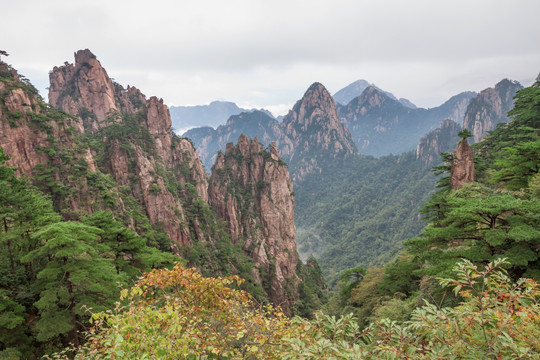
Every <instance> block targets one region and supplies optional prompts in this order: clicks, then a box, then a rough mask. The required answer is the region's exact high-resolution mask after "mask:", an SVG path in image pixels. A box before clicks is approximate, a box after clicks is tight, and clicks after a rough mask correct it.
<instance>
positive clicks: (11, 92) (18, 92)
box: [0, 61, 59, 175]
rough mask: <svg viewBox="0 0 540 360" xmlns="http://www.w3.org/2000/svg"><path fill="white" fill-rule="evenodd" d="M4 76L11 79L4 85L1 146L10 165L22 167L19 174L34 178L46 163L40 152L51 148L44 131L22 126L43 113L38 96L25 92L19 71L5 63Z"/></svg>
mask: <svg viewBox="0 0 540 360" xmlns="http://www.w3.org/2000/svg"><path fill="white" fill-rule="evenodd" d="M0 73H2V74H3V77H4V78H8V79H10V80H9V81H5V82H0V94H1V95H2V96H1V98H0V105H1V106H0V118H1V119H2V121H0V146H1V147H2V148H3V149H4V152H5V153H6V154H7V155H9V157H10V160H8V162H7V163H6V165H8V166H16V167H18V168H19V170H18V173H19V174H26V175H30V173H31V171H32V169H33V168H34V167H35V166H36V165H37V164H40V163H43V162H44V161H46V159H47V155H46V154H44V153H40V152H38V151H37V150H38V149H40V148H42V147H45V146H48V145H49V141H47V140H46V137H47V135H46V134H45V133H44V132H42V131H40V129H34V128H31V127H30V126H19V124H26V125H29V124H30V123H31V114H34V113H35V114H36V115H37V114H39V113H40V112H41V107H40V106H39V103H38V96H37V93H34V94H32V93H29V92H28V91H25V90H24V89H23V83H22V82H21V80H20V78H19V75H18V74H17V71H16V70H15V69H12V68H11V67H9V66H8V65H7V64H6V63H4V62H2V61H0ZM4 74H5V75H4ZM34 111H35V112H34ZM57 135H59V134H57Z"/></svg>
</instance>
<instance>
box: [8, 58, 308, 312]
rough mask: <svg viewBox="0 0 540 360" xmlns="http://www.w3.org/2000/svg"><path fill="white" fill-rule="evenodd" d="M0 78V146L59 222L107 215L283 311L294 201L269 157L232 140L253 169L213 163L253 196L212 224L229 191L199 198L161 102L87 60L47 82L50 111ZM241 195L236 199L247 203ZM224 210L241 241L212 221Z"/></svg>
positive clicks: (291, 283)
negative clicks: (256, 291) (239, 279)
mask: <svg viewBox="0 0 540 360" xmlns="http://www.w3.org/2000/svg"><path fill="white" fill-rule="evenodd" d="M0 71H1V75H2V78H1V80H2V81H0V93H1V95H2V96H1V99H2V104H1V105H2V106H1V107H0V118H1V121H0V131H1V132H0V146H2V147H3V148H4V149H5V152H6V154H7V155H9V156H10V158H11V160H10V161H9V163H8V164H9V165H10V166H17V167H19V173H20V174H22V173H24V174H26V175H27V176H30V177H31V179H32V181H33V182H34V183H35V184H36V186H38V187H39V188H40V189H41V190H43V191H45V192H47V193H49V194H51V196H52V199H53V201H54V204H55V208H56V209H57V211H59V212H60V213H61V214H62V215H63V216H64V218H65V219H68V220H76V221H77V220H78V219H80V218H82V217H84V216H86V215H87V214H90V213H93V212H95V211H100V210H109V211H111V212H112V213H113V214H114V215H115V217H116V218H118V219H119V220H121V221H122V222H123V223H124V224H126V225H127V226H129V227H131V228H133V229H134V230H136V231H137V232H138V233H139V234H141V236H143V237H144V238H145V239H146V241H147V243H148V244H150V245H152V246H155V247H159V248H161V249H163V250H165V249H170V250H172V251H173V252H174V253H176V254H178V255H181V256H185V257H187V258H188V260H189V261H190V264H191V265H196V266H198V267H199V268H200V269H201V271H203V272H206V274H208V275H220V274H223V275H225V274H230V273H237V274H241V275H242V276H245V277H246V278H250V276H251V280H249V279H248V281H250V282H251V283H252V284H254V285H253V286H255V287H260V288H264V290H265V292H266V295H265V296H264V297H265V298H266V299H268V300H269V301H271V302H272V303H274V304H279V305H281V306H283V308H284V310H285V311H287V312H290V311H291V308H292V306H293V304H294V302H295V301H296V300H297V299H298V290H297V289H298V284H299V278H298V276H297V275H296V271H297V268H296V267H297V264H298V255H297V252H296V239H295V228H294V216H293V213H294V199H293V197H292V196H291V194H292V183H291V180H290V178H289V174H288V170H287V166H286V165H284V163H283V162H282V161H281V160H280V159H279V155H277V150H276V149H275V148H274V147H271V148H269V149H268V151H266V150H265V149H264V148H262V146H260V145H258V142H257V141H256V140H254V142H253V143H251V144H249V142H250V141H249V139H247V137H241V138H240V139H239V141H240V144H239V145H238V153H239V154H244V155H243V156H245V157H246V158H249V159H251V160H253V164H252V165H250V169H251V170H250V171H252V172H248V174H246V173H245V171H246V168H245V167H242V166H238V167H235V166H234V163H230V159H229V158H230V156H228V155H227V154H224V155H223V157H222V158H221V162H219V161H218V164H217V165H216V169H219V168H220V166H222V165H223V166H225V169H227V176H228V177H229V179H230V180H231V182H232V183H234V184H236V182H237V179H240V178H243V177H244V176H247V177H249V178H250V179H251V180H250V182H249V184H252V185H253V186H254V187H253V188H252V190H253V191H255V193H253V194H252V199H253V200H254V201H255V202H254V203H253V205H252V206H248V207H246V208H244V207H236V208H232V209H230V208H229V209H226V210H225V212H223V211H224V208H223V207H222V205H223V204H221V205H220V202H219V199H218V198H217V197H216V195H219V194H221V190H223V187H224V186H225V188H230V185H231V182H226V181H225V179H221V180H223V181H225V182H224V183H221V180H219V177H216V176H213V177H212V178H211V179H212V180H211V186H210V187H209V183H208V178H207V176H206V174H205V172H204V169H203V166H202V163H201V161H200V159H199V156H198V155H197V153H196V151H195V149H194V147H193V145H192V143H191V142H190V141H189V140H188V139H185V138H179V137H177V136H175V135H174V134H173V133H172V131H171V119H170V115H169V110H168V108H167V106H166V105H164V104H163V101H162V100H160V99H158V98H157V97H151V98H149V99H147V98H146V97H145V96H144V95H143V94H142V93H141V91H140V90H138V89H137V88H135V87H132V86H128V88H127V89H124V88H123V87H122V86H121V85H119V84H117V83H115V82H114V81H112V80H111V78H110V77H109V76H108V74H107V72H106V71H105V69H104V68H103V67H102V66H101V64H100V62H99V61H98V60H97V59H96V57H95V56H94V55H93V54H92V53H91V52H90V51H89V50H81V51H78V52H76V53H75V63H74V64H69V63H67V62H66V63H65V64H64V65H63V66H60V67H55V68H54V69H53V70H52V72H51V73H50V81H51V86H50V93H49V99H50V102H51V105H49V104H46V103H45V102H44V101H43V100H42V99H41V98H40V97H39V95H38V94H37V90H36V89H35V88H34V87H33V86H31V84H29V83H28V82H24V81H21V79H20V78H19V77H18V75H17V73H16V71H15V70H13V69H12V68H11V67H10V66H8V65H6V64H5V63H3V62H0ZM246 141H247V143H248V144H249V145H248V150H246V148H245V145H246ZM229 148H235V147H234V146H233V145H232V144H231V145H229ZM229 152H230V151H229ZM229 155H230V154H229ZM233 158H234V159H236V158H235V157H233ZM231 169H234V170H233V171H231ZM224 184H226V185H224ZM238 184H240V183H238ZM243 186H244V189H240V188H239V189H240V190H238V191H239V193H242V194H248V193H249V191H251V190H249V189H250V188H249V187H245V186H247V183H245V184H243ZM250 186H251V185H250ZM209 193H210V194H212V196H209ZM255 195H256V196H255ZM235 199H236V198H235ZM244 200H245V201H247V198H246V199H244ZM244 200H242V201H244ZM211 205H212V206H214V207H215V210H214V209H213V208H212V207H211ZM227 206H228V205H227ZM228 210H231V213H230V216H235V217H236V218H237V219H239V220H241V221H242V222H241V223H240V222H239V223H238V226H244V225H245V226H244V227H243V228H242V229H245V232H240V233H238V232H235V230H234V227H232V226H230V225H231V224H232V222H230V221H229V222H227V223H224V222H223V221H222V220H220V217H222V218H224V219H225V218H226V216H229V215H227V214H229V213H228ZM245 219H249V221H248V222H243V221H244V220H245ZM227 230H228V231H227ZM248 232H250V233H249V236H248ZM251 235H253V236H251ZM240 242H244V244H243V246H240V247H239V246H238V244H239V243H240ZM220 253H221V254H227V255H226V256H225V257H223V256H216V254H220ZM246 259H247V260H246ZM192 260H193V261H192ZM245 261H247V262H245ZM252 288H253V287H252Z"/></svg>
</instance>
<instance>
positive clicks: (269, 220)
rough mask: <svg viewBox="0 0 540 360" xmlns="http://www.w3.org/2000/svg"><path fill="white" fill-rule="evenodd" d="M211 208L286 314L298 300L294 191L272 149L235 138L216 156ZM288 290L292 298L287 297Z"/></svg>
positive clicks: (210, 183)
mask: <svg viewBox="0 0 540 360" xmlns="http://www.w3.org/2000/svg"><path fill="white" fill-rule="evenodd" d="M208 196H209V203H210V205H211V206H212V207H213V208H214V209H215V210H216V213H217V214H218V216H219V217H221V218H222V219H224V220H225V221H226V223H227V229H228V232H229V233H230V234H231V239H232V241H233V242H235V243H242V244H243V249H244V252H245V253H246V254H247V255H248V256H250V257H251V258H252V259H253V262H254V265H255V266H254V269H253V277H254V279H255V280H256V281H257V282H258V283H259V284H262V285H263V287H264V288H265V290H266V292H267V293H268V295H269V298H270V300H271V301H272V302H273V303H274V304H276V305H280V306H282V307H283V308H284V309H285V310H286V311H288V310H290V308H291V306H292V304H293V303H294V300H295V299H296V298H297V285H298V279H297V277H296V266H297V263H298V254H297V252H296V229H295V226H294V196H293V185H292V181H291V178H290V176H289V171H288V169H287V165H286V164H285V163H284V162H283V161H282V160H281V158H280V157H279V154H278V151H277V149H276V147H275V146H274V145H271V146H270V152H268V151H266V150H265V149H264V148H263V147H262V145H261V144H260V143H259V142H258V140H257V138H255V139H253V140H250V139H249V138H248V137H247V136H245V135H240V137H239V138H238V142H237V145H236V146H234V144H232V143H229V144H227V147H226V151H225V153H222V152H220V153H219V154H218V157H217V159H216V163H215V165H214V167H213V169H212V175H211V176H210V181H209V187H208ZM287 288H289V289H291V290H292V294H289V293H287Z"/></svg>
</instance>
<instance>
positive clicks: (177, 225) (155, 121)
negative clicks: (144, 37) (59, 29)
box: [49, 50, 208, 245]
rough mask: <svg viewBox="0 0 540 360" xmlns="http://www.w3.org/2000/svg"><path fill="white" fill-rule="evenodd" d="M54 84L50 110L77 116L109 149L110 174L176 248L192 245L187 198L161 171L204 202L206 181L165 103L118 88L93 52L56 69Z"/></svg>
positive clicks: (80, 53) (81, 53) (84, 128)
mask: <svg viewBox="0 0 540 360" xmlns="http://www.w3.org/2000/svg"><path fill="white" fill-rule="evenodd" d="M50 81H51V86H50V90H49V100H50V103H51V105H52V106H54V107H55V108H58V109H60V110H63V111H65V112H66V113H69V114H72V115H75V116H76V124H77V125H78V126H77V128H78V130H79V131H80V132H88V133H91V134H94V135H95V136H98V137H101V140H102V141H103V142H104V143H105V144H106V146H107V158H106V159H104V160H103V161H102V163H101V166H102V167H104V170H105V172H107V173H109V174H111V175H112V176H113V178H114V179H115V180H116V182H117V183H118V185H120V186H125V187H129V188H130V189H131V194H132V195H133V196H134V197H135V198H137V199H139V200H140V202H141V205H142V209H144V212H145V213H146V215H147V216H148V218H149V220H150V222H151V223H152V224H154V225H159V226H161V227H162V228H163V230H164V231H165V232H166V233H167V235H168V236H169V238H170V239H171V241H172V243H173V244H175V245H186V244H191V243H192V241H193V238H192V237H193V235H192V233H191V232H190V230H189V225H188V226H186V223H189V222H188V220H187V219H186V214H185V211H184V208H183V206H182V199H181V198H179V197H178V196H177V195H175V194H173V193H172V190H171V188H170V185H171V184H170V182H171V181H172V180H171V179H168V180H167V178H166V177H164V176H163V171H162V170H160V169H161V168H165V169H167V170H169V171H170V172H171V173H173V174H174V177H175V179H174V181H175V182H177V183H179V184H185V183H192V184H194V186H195V187H196V189H197V191H198V193H199V195H200V197H201V198H202V199H203V200H204V201H207V200H208V199H207V180H206V176H205V173H204V170H203V166H202V163H201V162H200V160H199V158H198V155H197V153H196V151H195V149H194V148H193V146H192V144H191V143H190V142H189V141H188V140H187V139H179V138H175V137H173V136H172V134H171V118H170V115H169V110H168V108H167V106H166V105H164V104H163V100H161V99H158V98H157V97H151V98H150V99H148V100H147V99H146V98H145V96H144V95H143V94H142V93H141V92H140V91H139V90H138V89H136V88H134V87H131V86H128V88H127V89H124V88H123V87H122V86H121V85H119V84H116V83H114V82H113V81H112V80H111V78H110V77H109V76H108V74H107V72H106V71H105V69H104V68H103V67H102V66H101V64H100V62H99V61H98V60H97V59H96V57H95V56H94V54H92V53H91V52H90V51H89V50H80V51H78V52H76V53H75V63H74V64H68V63H65V64H64V66H60V67H55V68H54V69H53V71H52V72H51V73H50Z"/></svg>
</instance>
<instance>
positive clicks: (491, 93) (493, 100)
mask: <svg viewBox="0 0 540 360" xmlns="http://www.w3.org/2000/svg"><path fill="white" fill-rule="evenodd" d="M521 89H523V86H521V84H519V83H518V82H517V81H511V80H508V79H504V80H502V81H500V82H499V83H497V85H495V87H493V88H487V89H485V90H483V91H481V92H480V94H478V96H476V97H475V98H474V99H473V100H471V103H470V104H469V106H468V107H467V112H466V113H465V117H464V118H463V128H464V129H468V130H470V131H471V132H472V133H473V135H474V142H479V141H481V140H482V139H483V138H484V136H486V135H487V133H488V132H489V131H492V130H495V127H496V126H497V124H498V123H501V122H502V123H506V122H508V121H510V119H509V118H508V116H507V114H508V111H510V110H511V109H512V108H513V107H514V95H516V92H518V91H519V90H521Z"/></svg>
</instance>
